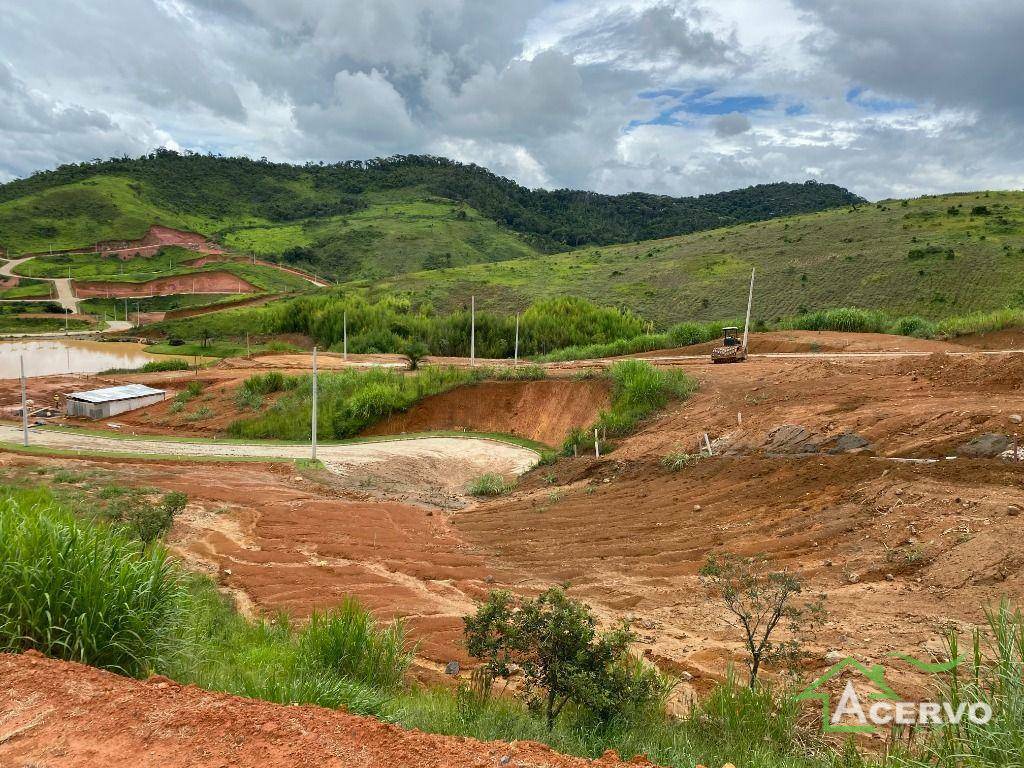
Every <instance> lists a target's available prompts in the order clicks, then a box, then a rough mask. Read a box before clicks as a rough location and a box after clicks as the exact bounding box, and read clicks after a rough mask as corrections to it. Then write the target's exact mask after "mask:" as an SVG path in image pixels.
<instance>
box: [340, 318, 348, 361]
mask: <svg viewBox="0 0 1024 768" xmlns="http://www.w3.org/2000/svg"><path fill="white" fill-rule="evenodd" d="M341 338H342V342H341V343H342V347H341V355H342V360H344V361H345V362H346V363H347V362H348V310H347V309H346V310H345V311H344V312H343V313H342V315H341Z"/></svg>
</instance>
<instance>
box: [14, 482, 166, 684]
mask: <svg viewBox="0 0 1024 768" xmlns="http://www.w3.org/2000/svg"><path fill="white" fill-rule="evenodd" d="M182 597H183V592H182V589H181V586H180V582H179V578H178V576H177V574H176V571H175V569H174V568H173V567H172V565H171V563H170V562H169V561H168V559H167V554H166V552H165V551H164V550H163V548H162V547H159V546H152V547H149V548H147V549H142V548H141V546H140V545H139V544H138V543H137V542H135V541H132V540H130V539H128V538H127V537H126V536H125V535H124V534H123V533H121V532H119V531H117V530H115V529H114V528H111V527H109V526H105V525H91V524H87V523H80V522H79V521H77V520H75V519H74V518H73V517H72V516H71V515H70V514H68V513H67V512H65V511H64V510H62V509H60V508H59V507H58V506H57V504H56V503H55V502H54V500H53V498H52V497H51V496H49V495H48V494H46V493H43V492H35V493H16V494H5V495H4V496H3V497H2V498H0V648H3V649H6V650H13V651H22V650H27V649H29V648H33V649H36V650H38V651H40V652H42V653H45V654H46V655H48V656H55V657H57V658H61V659H68V660H71V661H78V662H82V663H85V664H91V665H93V666H97V667H102V668H104V669H111V670H115V671H118V672H122V673H124V674H128V675H142V674H145V673H146V672H148V671H149V670H151V669H153V667H154V665H156V664H157V662H158V661H159V659H160V657H161V655H162V653H163V652H164V651H165V650H166V649H167V648H166V644H167V637H168V635H169V634H170V632H171V628H172V626H173V624H174V622H175V620H176V618H177V617H178V616H179V615H180V613H179V611H180V608H181V602H182Z"/></svg>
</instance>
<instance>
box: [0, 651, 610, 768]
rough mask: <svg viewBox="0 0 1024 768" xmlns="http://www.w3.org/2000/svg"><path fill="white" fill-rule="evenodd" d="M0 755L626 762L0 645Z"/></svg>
mask: <svg viewBox="0 0 1024 768" xmlns="http://www.w3.org/2000/svg"><path fill="white" fill-rule="evenodd" d="M0 680H3V683H4V684H3V686H2V687H0V765H4V766H7V765H10V766H25V765H38V766H44V765H45V766H47V768H69V767H72V766H74V767H75V768H77V767H78V766H81V767H82V768H86V766H88V767H89V768H92V766H99V765H102V766H108V767H110V768H114V767H116V766H125V767H128V766H130V767H131V768H158V767H159V768H165V767H167V766H175V767H176V766H182V767H184V766H188V768H221V766H232V768H247V767H249V766H252V767H253V768H267V766H274V768H289V767H290V766H307V765H316V766H323V768H347V767H348V766H352V767H353V768H354V767H355V766H359V768H374V767H375V766H376V767H379V768H394V766H417V767H422V768H428V767H429V766H436V767H437V768H441V767H442V766H444V767H445V768H448V767H451V768H454V767H455V766H474V767H479V768H483V767H484V766H495V765H498V764H499V761H501V760H502V758H504V757H508V758H509V759H508V760H507V761H506V764H511V765H515V766H537V767H538V768H539V767H540V766H551V768H577V767H582V766H586V765H597V766H603V767H607V768H614V766H624V765H627V763H624V762H621V761H620V760H618V759H612V757H611V756H610V755H609V756H608V757H607V758H602V759H601V760H598V761H590V760H584V759H581V758H577V757H568V756H566V755H561V754H559V753H557V752H555V751H554V750H552V749H551V748H550V747H547V746H545V745H543V744H537V743H535V742H529V741H519V742H514V743H512V744H507V743H504V742H480V741H476V740H474V739H465V738H457V737H447V736H436V735H432V734H426V733H421V732H419V731H407V730H404V729H402V728H399V727H398V726H394V725H389V724H386V723H382V722H381V721H379V720H375V719H373V718H369V717H358V716H355V715H350V714H346V713H344V712H336V711H334V710H330V709H324V708H322V707H316V706H282V705H279V704H270V703H268V702H265V701H257V700H253V699H243V698H240V697H237V696H229V695H227V694H222V693H211V692H209V691H204V690H201V689H199V688H195V687H193V686H182V685H178V684H177V683H175V682H173V681H171V680H167V679H166V678H162V677H154V678H150V680H148V681H146V682H140V681H138V680H133V679H131V678H127V677H120V676H118V675H114V674H112V673H110V672H104V671H101V670H98V669H94V668H92V667H85V666H82V665H80V664H71V663H68V662H62V661H55V660H53V659H46V658H44V657H42V656H40V655H38V654H34V653H28V654H23V655H14V654H0Z"/></svg>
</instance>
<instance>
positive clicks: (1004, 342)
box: [955, 328, 1024, 350]
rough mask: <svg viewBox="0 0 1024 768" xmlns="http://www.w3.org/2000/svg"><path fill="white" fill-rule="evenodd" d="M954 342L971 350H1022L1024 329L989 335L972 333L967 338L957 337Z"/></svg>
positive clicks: (1009, 329) (1006, 329)
mask: <svg viewBox="0 0 1024 768" xmlns="http://www.w3.org/2000/svg"><path fill="white" fill-rule="evenodd" d="M955 341H956V343H957V344H960V345H962V346H965V347H970V348H972V349H1019V350H1024V328H1003V329H1002V330H999V331H991V332H990V333H972V334H970V335H968V336H957V337H956V339H955Z"/></svg>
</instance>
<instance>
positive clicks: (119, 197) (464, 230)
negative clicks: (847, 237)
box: [0, 150, 860, 279]
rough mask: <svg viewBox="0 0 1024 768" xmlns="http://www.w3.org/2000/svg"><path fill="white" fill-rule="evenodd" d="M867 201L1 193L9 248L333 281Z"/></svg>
mask: <svg viewBox="0 0 1024 768" xmlns="http://www.w3.org/2000/svg"><path fill="white" fill-rule="evenodd" d="M857 202H860V198H858V197H857V196H856V195H853V194H851V193H850V192H848V191H846V190H845V189H842V188H840V187H837V186H834V185H829V184H815V183H811V182H808V183H807V184H787V183H780V184H768V185H761V186H756V187H750V188H748V189H744V190H736V191H733V192H723V193H720V194H714V195H703V196H701V197H698V198H672V197H665V196H659V195H646V194H630V195H619V196H609V195H599V194H595V193H592V192H582V191H574V190H556V191H545V190H529V189H526V188H524V187H520V186H519V185H518V184H516V183H515V182H513V181H510V180H508V179H503V178H500V177H498V176H495V175H494V174H492V173H490V172H489V171H487V170H486V169H483V168H479V167H477V166H470V165H462V164H460V163H456V162H454V161H450V160H445V159H443V158H434V157H420V156H410V157H396V158H388V159H384V160H381V159H378V160H372V161H366V162H349V163H337V164H334V165H312V164H310V165H305V166H293V165H286V164H274V163H269V162H266V161H253V160H248V159H245V158H223V157H212V156H203V155H194V154H186V155H179V154H177V153H175V152H171V151H168V150H159V151H157V152H155V153H153V154H151V155H149V156H146V157H142V158H118V159H112V160H109V161H103V162H92V163H81V164H78V165H68V166H62V167H60V168H58V169H57V170H55V171H47V172H42V173H38V174H35V175H33V176H31V177H28V178H26V179H21V180H17V181H14V182H11V183H9V184H5V185H0V246H2V247H3V249H4V250H5V251H6V252H7V253H8V254H22V253H41V252H43V253H45V252H49V251H50V250H54V251H56V250H67V249H75V248H86V247H91V246H92V245H93V244H94V243H97V242H103V241H116V240H135V239H138V238H141V237H142V236H143V235H144V234H145V233H146V232H147V231H148V228H149V227H150V226H151V225H163V226H166V227H173V228H176V229H182V230H188V231H191V232H196V233H199V234H202V235H204V236H206V237H209V238H212V239H214V240H216V241H218V242H220V243H222V244H224V245H226V246H228V247H229V248H231V249H234V250H241V251H244V252H248V253H256V254H258V255H260V256H263V257H268V258H272V259H274V260H280V261H282V262H283V263H287V264H291V265H294V266H298V267H301V268H305V269H309V270H311V271H313V272H316V273H318V274H321V275H324V276H326V277H328V278H332V279H359V278H363V279H372V278H378V277H382V276H388V275H393V274H399V273H403V272H410V271H417V270H424V269H436V268H445V267H458V266H464V265H469V264H476V263H491V262H496V261H503V260H507V259H514V258H521V257H528V256H534V255H537V254H540V253H554V252H558V251H561V250H565V249H566V248H568V247H571V246H577V245H580V244H585V243H594V244H608V243H617V242H629V241H632V240H637V239H642V238H648V237H659V236H664V235H671V234H680V233H684V232H693V231H697V230H702V229H708V228H711V227H716V226H722V225H723V224H730V223H736V222H740V221H753V220H762V219H765V218H770V217H772V216H779V215H785V214H789V213H798V212H806V211H817V210H822V209H825V208H829V207H833V206H837V205H847V204H851V203H857Z"/></svg>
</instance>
